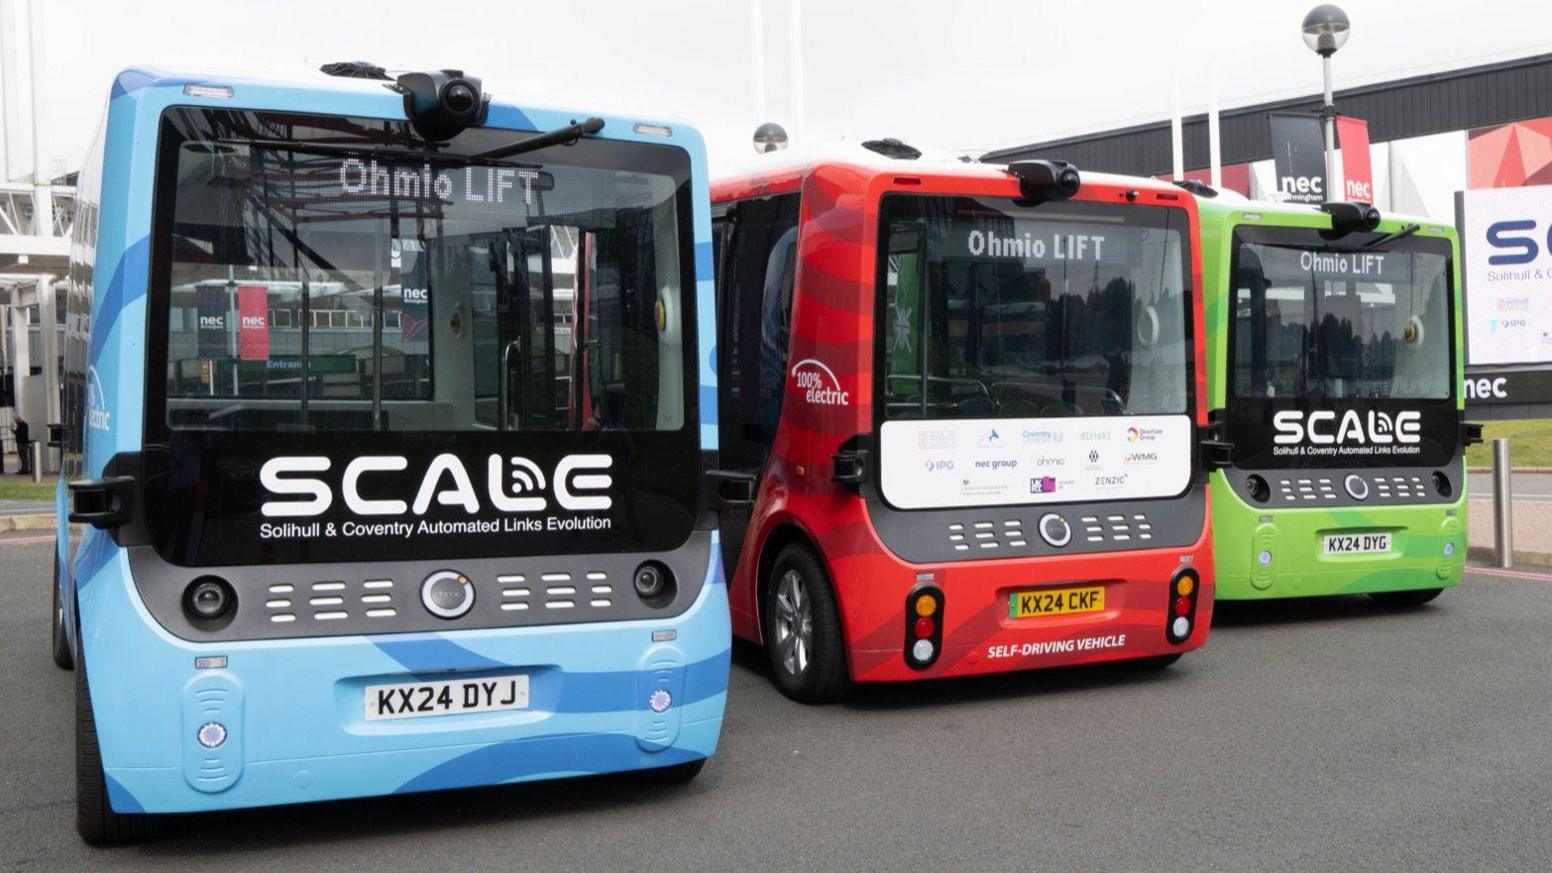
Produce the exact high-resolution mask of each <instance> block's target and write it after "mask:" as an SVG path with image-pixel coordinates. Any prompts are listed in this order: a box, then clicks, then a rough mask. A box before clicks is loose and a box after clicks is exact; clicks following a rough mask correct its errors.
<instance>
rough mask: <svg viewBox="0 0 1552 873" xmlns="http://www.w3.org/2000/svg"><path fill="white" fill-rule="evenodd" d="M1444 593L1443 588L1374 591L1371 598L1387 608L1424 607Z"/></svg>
mask: <svg viewBox="0 0 1552 873" xmlns="http://www.w3.org/2000/svg"><path fill="white" fill-rule="evenodd" d="M1443 593H1444V589H1443V588H1419V589H1418V590H1416V591H1373V592H1370V594H1369V596H1370V597H1372V598H1374V599H1375V600H1376V601H1378V602H1380V603H1383V604H1385V605H1386V606H1422V605H1423V604H1425V603H1427V602H1428V601H1430V600H1432V599H1434V598H1435V597H1438V596H1439V595H1440V594H1443Z"/></svg>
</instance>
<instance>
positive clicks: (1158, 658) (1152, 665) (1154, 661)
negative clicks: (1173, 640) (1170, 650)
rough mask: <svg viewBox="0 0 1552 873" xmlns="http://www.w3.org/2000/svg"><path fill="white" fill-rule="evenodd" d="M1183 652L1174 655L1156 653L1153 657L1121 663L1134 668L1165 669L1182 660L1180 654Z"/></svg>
mask: <svg viewBox="0 0 1552 873" xmlns="http://www.w3.org/2000/svg"><path fill="white" fill-rule="evenodd" d="M1183 654H1185V653H1184V652H1176V653H1175V654H1173V655H1154V656H1153V657H1151V658H1136V659H1134V660H1131V661H1122V662H1121V663H1123V664H1125V665H1126V666H1128V667H1130V668H1132V669H1133V670H1165V669H1168V668H1169V667H1171V666H1173V665H1174V663H1175V662H1176V661H1178V660H1180V656H1181V655H1183Z"/></svg>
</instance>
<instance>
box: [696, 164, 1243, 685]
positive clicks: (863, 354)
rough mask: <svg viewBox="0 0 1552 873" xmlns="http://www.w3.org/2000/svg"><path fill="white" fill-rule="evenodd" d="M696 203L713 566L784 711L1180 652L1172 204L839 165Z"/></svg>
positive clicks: (1205, 448)
mask: <svg viewBox="0 0 1552 873" xmlns="http://www.w3.org/2000/svg"><path fill="white" fill-rule="evenodd" d="M868 145H869V146H870V147H878V146H877V144H868ZM891 146H892V147H891ZM898 146H899V144H898V143H894V142H893V141H886V143H885V144H884V146H883V150H884V151H886V152H890V153H892V154H894V155H901V154H906V155H909V154H910V153H911V152H913V151H914V150H911V149H904V148H899V147H898ZM712 195H713V222H714V225H713V241H714V245H715V247H716V258H717V303H718V320H719V324H718V348H717V350H716V352H715V354H716V358H717V360H716V365H717V368H718V374H719V388H718V390H719V391H720V392H721V396H720V398H719V399H720V401H721V402H720V403H719V404H718V408H719V409H720V416H721V419H720V421H719V422H718V428H719V452H720V456H719V462H718V466H719V467H720V468H721V469H719V470H718V471H716V473H715V474H714V475H715V476H716V477H718V478H719V479H720V485H719V488H720V490H721V492H722V497H723V500H722V503H723V506H724V508H723V509H722V510H721V512H722V518H721V548H722V554H723V560H724V561H725V562H726V566H727V567H729V568H732V569H731V572H730V574H729V575H730V578H731V580H732V581H731V588H730V591H729V599H730V601H731V604H732V612H733V630H734V633H736V634H737V635H739V636H740V637H744V638H746V639H749V640H752V641H755V642H758V643H762V644H764V646H765V647H766V649H767V650H768V652H769V653H770V659H771V665H772V668H773V670H774V673H775V678H776V682H777V684H778V685H779V686H780V687H781V689H782V691H783V692H785V693H786V694H787V695H788V696H790V697H793V698H795V699H798V700H802V701H807V702H820V701H827V700H834V699H837V698H839V697H841V696H843V695H844V694H845V693H846V692H847V691H848V689H849V688H850V686H851V684H852V683H853V682H895V681H905V680H913V679H920V678H936V677H944V676H962V675H968V674H976V673H990V672H999V671H1006V670H1022V669H1033V668H1038V667H1052V666H1059V665H1071V664H1081V663H1090V662H1097V661H1112V660H1123V659H1133V660H1136V661H1138V662H1139V663H1142V664H1146V665H1149V666H1166V665H1168V664H1170V663H1172V662H1173V661H1174V660H1176V659H1177V658H1178V657H1179V656H1180V655H1181V654H1182V653H1183V652H1185V651H1187V650H1190V649H1193V648H1196V647H1197V646H1200V645H1201V644H1202V643H1203V642H1204V641H1205V640H1206V638H1207V630H1208V625H1209V624H1210V618H1211V615H1210V613H1211V610H1212V602H1213V594H1212V576H1213V574H1212V552H1211V549H1210V548H1209V538H1208V534H1209V515H1208V505H1207V490H1206V466H1207V465H1208V464H1209V463H1211V462H1212V460H1213V458H1212V457H1210V453H1211V452H1212V451H1213V450H1214V448H1215V447H1218V446H1219V445H1220V444H1219V443H1218V442H1217V441H1215V440H1213V439H1211V437H1212V433H1213V432H1212V431H1211V430H1210V429H1209V428H1208V426H1207V419H1206V414H1205V408H1204V401H1205V394H1206V390H1205V387H1204V386H1205V382H1204V380H1205V374H1204V360H1205V355H1204V351H1203V335H1204V332H1203V321H1202V312H1201V309H1200V307H1199V306H1198V305H1197V302H1196V301H1197V293H1196V292H1197V290H1198V289H1199V287H1200V284H1201V262H1200V253H1199V251H1198V247H1197V238H1198V237H1197V217H1196V206H1195V204H1194V202H1193V201H1192V199H1191V198H1190V196H1189V195H1187V194H1185V193H1184V192H1182V191H1181V190H1180V189H1178V188H1175V187H1172V186H1169V185H1165V184H1161V183H1158V182H1153V181H1150V180H1145V179H1131V178H1122V177H1110V176H1096V175H1082V176H1080V175H1079V173H1078V171H1077V169H1076V168H1074V167H1072V166H1071V165H1070V164H1065V163H1062V162H1053V161H1025V162H1017V163H1014V164H1010V165H1008V166H1001V165H989V164H975V163H954V162H941V163H939V162H926V161H920V160H913V159H909V158H903V157H890V156H885V155H880V154H873V153H870V152H867V151H862V150H859V151H858V153H857V154H856V155H855V156H848V157H846V158H844V159H838V160H822V161H813V162H808V163H803V164H800V165H792V164H789V165H787V166H786V167H784V168H780V169H777V168H769V169H765V170H762V171H761V172H759V173H756V174H753V175H747V176H741V177H737V178H730V179H725V180H723V181H721V182H720V183H718V184H714V185H713V191H712Z"/></svg>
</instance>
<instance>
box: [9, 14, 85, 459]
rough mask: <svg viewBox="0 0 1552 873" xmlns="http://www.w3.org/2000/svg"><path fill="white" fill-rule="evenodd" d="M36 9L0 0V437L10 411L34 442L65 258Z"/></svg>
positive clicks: (45, 407) (50, 377) (45, 405)
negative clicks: (0, 392) (1, 386)
mask: <svg viewBox="0 0 1552 873" xmlns="http://www.w3.org/2000/svg"><path fill="white" fill-rule="evenodd" d="M43 7H44V4H43V3H41V2H36V0H15V2H6V3H0V125H3V128H0V325H4V328H5V329H4V330H3V331H0V365H3V367H4V371H5V374H4V376H5V382H6V383H7V384H8V385H9V388H10V390H9V392H6V393H7V394H8V396H7V397H5V404H4V406H0V444H8V443H9V442H10V440H9V439H8V438H9V437H10V435H11V428H10V425H11V424H12V423H13V421H14V419H15V418H17V417H21V418H25V419H26V420H27V422H28V424H29V431H30V436H31V438H32V439H33V440H35V441H41V440H44V439H45V438H46V436H45V435H46V434H47V433H48V432H49V427H48V426H49V425H54V424H58V423H59V422H60V362H61V361H60V347H61V341H60V340H61V338H60V333H61V327H62V325H61V324H60V323H59V318H58V317H57V313H58V306H57V304H58V302H59V301H60V300H62V299H63V298H62V297H61V296H60V295H62V294H63V293H64V287H63V286H64V282H63V281H62V280H63V279H64V277H65V275H66V273H67V271H68V269H69V264H70V234H71V230H72V228H73V226H74V220H75V188H74V186H72V185H69V184H56V182H62V181H66V180H62V179H55V178H53V176H52V174H51V172H50V169H49V168H50V161H49V160H48V157H47V152H46V149H45V144H46V141H47V140H46V137H45V135H44V130H43V119H44V111H43V107H44V102H43V101H44V96H43V95H44V94H45V93H46V90H45V88H44V83H43V69H44V65H43ZM34 326H36V330H34ZM34 370H36V372H34ZM7 448H10V446H9V445H7ZM41 455H42V463H41V464H40V465H39V466H41V467H43V468H44V469H45V470H54V469H57V465H58V463H59V458H58V457H57V456H55V455H53V454H52V453H51V452H49V451H44V452H42V453H41Z"/></svg>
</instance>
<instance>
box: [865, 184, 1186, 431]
mask: <svg viewBox="0 0 1552 873" xmlns="http://www.w3.org/2000/svg"><path fill="white" fill-rule="evenodd" d="M881 221H882V222H883V227H884V228H885V239H886V240H887V241H888V245H887V250H886V251H883V252H881V254H880V257H881V259H882V264H881V273H882V278H883V285H884V299H885V308H886V309H887V312H886V314H885V317H884V326H885V331H886V336H885V340H884V348H883V352H884V362H885V363H884V373H885V377H886V378H885V379H884V417H885V418H886V419H913V418H929V419H949V418H1040V417H1064V416H1108V415H1151V414H1168V413H1186V412H1188V411H1189V406H1188V403H1189V397H1188V393H1189V392H1188V387H1187V386H1188V385H1189V383H1190V375H1191V374H1190V370H1189V365H1188V361H1189V360H1190V354H1189V348H1188V347H1189V342H1190V331H1189V318H1188V312H1189V310H1188V309H1187V293H1186V292H1187V283H1186V276H1187V275H1188V271H1187V269H1186V264H1185V260H1184V258H1185V255H1184V251H1185V250H1184V248H1183V246H1182V244H1181V237H1182V234H1183V233H1184V232H1185V221H1184V218H1183V215H1181V214H1179V213H1178V212H1177V211H1176V210H1172V209H1156V208H1150V207H1138V206H1109V205H1098V204H1090V203H1057V204H1048V205H1043V206H1038V207H1024V206H1018V205H1016V204H1015V203H1014V202H1013V201H1011V200H1005V199H996V198H973V197H916V196H890V197H887V198H885V200H884V207H883V216H882V219H881Z"/></svg>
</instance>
